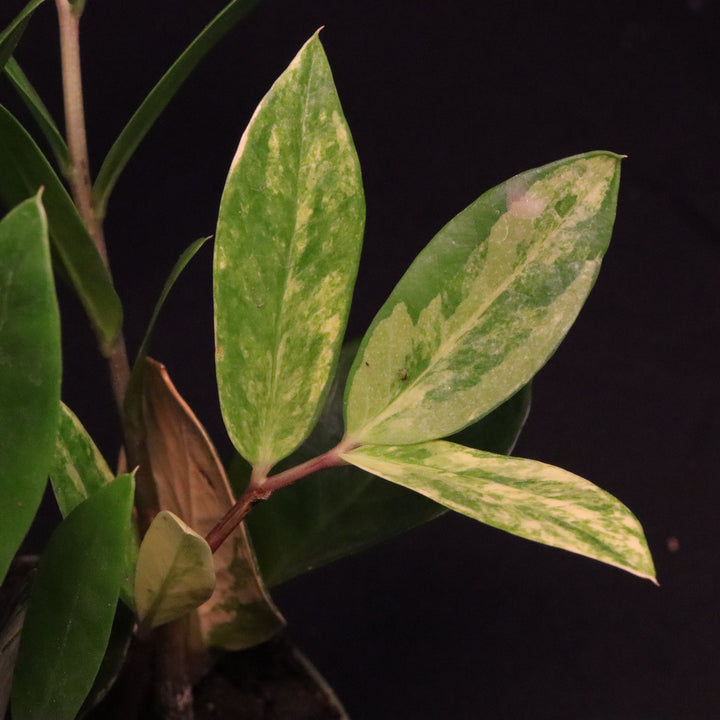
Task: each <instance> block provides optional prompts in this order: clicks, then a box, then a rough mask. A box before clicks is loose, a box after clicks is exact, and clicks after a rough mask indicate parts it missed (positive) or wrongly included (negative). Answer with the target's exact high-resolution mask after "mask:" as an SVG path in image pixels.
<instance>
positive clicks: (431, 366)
mask: <svg viewBox="0 0 720 720" xmlns="http://www.w3.org/2000/svg"><path fill="white" fill-rule="evenodd" d="M531 187H532V186H531ZM528 189H529V188H528ZM508 214H509V212H506V213H505V214H504V215H503V216H502V218H500V220H498V222H500V221H501V220H504V221H505V222H506V223H507V222H508V221H507V215H508ZM496 225H497V223H495V225H493V227H492V228H491V229H490V232H489V233H488V234H487V236H486V238H485V240H486V242H487V241H489V238H490V235H491V234H492V230H493V228H494V227H495V226H496ZM562 227H563V223H560V225H558V227H557V228H556V229H555V230H554V231H553V232H552V233H551V234H550V235H548V236H547V237H546V240H550V238H552V237H554V235H555V234H556V233H557V232H559V231H560V229H561V228H562ZM505 237H506V238H507V233H506V236H505ZM545 244H546V243H545V242H538V243H535V244H534V245H533V246H532V248H531V251H530V252H528V254H527V256H526V258H525V260H524V261H523V263H522V264H520V265H519V266H518V267H517V269H516V270H515V272H513V273H512V275H510V277H509V278H508V279H507V280H505V282H503V283H502V284H501V285H499V286H498V287H497V289H496V290H495V291H494V293H493V294H492V295H491V296H490V297H489V298H488V300H487V302H486V303H484V304H481V305H480V306H479V307H478V309H477V310H476V311H475V312H473V313H472V314H471V315H470V316H469V317H468V319H467V320H466V322H464V323H463V324H462V325H461V326H460V327H459V328H458V329H457V330H456V331H455V332H454V333H452V334H451V335H450V336H449V337H448V338H447V339H446V340H445V341H443V342H441V344H440V345H439V346H438V348H437V350H436V351H435V353H433V357H432V359H431V361H430V362H429V363H428V365H427V366H426V367H425V369H424V370H422V371H421V372H420V374H419V375H418V376H417V377H416V378H415V379H414V380H413V381H412V382H411V383H409V384H408V385H407V386H406V387H405V389H404V390H403V391H402V392H401V393H400V394H399V395H397V396H396V397H395V398H394V399H393V400H391V401H390V403H389V404H388V405H386V406H385V409H384V410H382V411H381V412H380V413H379V414H377V415H376V416H375V417H374V418H373V419H372V420H371V421H370V422H369V423H367V424H366V425H364V426H363V428H362V429H361V430H360V431H359V432H356V433H355V437H354V439H357V440H361V439H362V437H363V436H364V435H367V433H368V432H369V431H370V430H372V429H373V428H375V427H377V426H378V425H379V424H381V423H382V422H384V421H385V420H386V419H388V418H389V417H392V416H393V415H395V414H397V413H399V412H401V411H402V410H404V409H406V408H403V407H400V408H396V406H397V405H398V404H401V403H400V402H399V401H401V400H402V399H403V398H405V397H407V396H408V394H409V393H410V391H411V390H413V389H414V388H415V387H417V386H418V385H420V384H421V383H422V381H423V380H424V379H425V378H426V377H427V376H428V375H430V374H431V373H432V372H433V371H434V370H435V368H436V366H437V365H438V364H439V363H440V361H441V360H443V359H445V358H447V357H448V356H449V355H450V354H452V348H455V347H457V345H458V344H459V342H460V339H461V338H462V337H464V336H465V335H467V334H468V333H469V332H470V331H471V330H473V329H474V328H475V327H476V325H475V322H474V321H475V320H476V319H477V318H478V317H479V316H482V315H483V314H484V313H485V311H486V310H487V309H488V308H489V307H490V306H491V305H492V304H493V303H495V302H496V301H497V299H498V298H499V297H500V296H501V295H502V294H503V293H504V292H505V291H506V290H507V289H508V287H510V285H511V284H512V283H513V282H514V281H515V280H516V279H517V278H518V277H519V275H520V274H521V272H522V271H523V270H525V268H526V267H527V266H528V265H529V264H530V263H531V262H532V261H534V260H535V258H536V257H537V255H539V253H540V247H541V246H544V245H545ZM477 247H479V245H476V246H475V248H474V249H473V251H471V253H472V252H474V250H475V249H477ZM468 257H469V256H468ZM466 266H467V261H466V263H465V264H464V265H463V270H464V269H465V267H466ZM455 277H457V275H456V276H455ZM436 297H438V295H435V296H434V297H433V298H432V299H431V300H430V302H429V303H427V304H426V305H425V307H424V308H423V310H425V309H427V308H428V307H429V306H430V305H431V304H432V302H433V300H435V298H436ZM401 302H402V301H401ZM398 304H399V303H397V304H396V305H395V306H393V309H392V310H391V311H390V313H388V315H387V316H386V317H385V318H383V320H382V321H381V322H384V321H385V320H386V319H387V318H389V317H390V315H392V312H393V311H394V310H395V308H396V307H397V306H398ZM460 304H461V303H458V305H457V306H456V308H455V312H457V309H458V308H459V307H460ZM421 312H422V311H421ZM454 314H455V313H453V315H454ZM451 317H452V316H451ZM448 320H449V318H446V320H445V321H446V322H447V321H448ZM416 327H417V323H413V329H414V328H416ZM448 346H450V347H451V352H450V353H446V354H445V353H443V352H442V350H443V348H445V347H448Z"/></svg>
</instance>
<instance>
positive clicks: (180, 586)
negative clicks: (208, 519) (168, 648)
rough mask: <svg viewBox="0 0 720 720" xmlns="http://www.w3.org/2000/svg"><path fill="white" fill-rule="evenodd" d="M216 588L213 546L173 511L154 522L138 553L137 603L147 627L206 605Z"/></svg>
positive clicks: (164, 511)
mask: <svg viewBox="0 0 720 720" xmlns="http://www.w3.org/2000/svg"><path fill="white" fill-rule="evenodd" d="M214 588H215V569H214V567H213V557H212V551H211V550H210V546H209V545H208V544H207V543H206V542H205V540H204V539H203V538H202V537H201V536H200V535H198V534H197V533H196V532H195V531H194V530H193V529H192V528H190V527H188V526H187V525H186V524H185V523H184V522H183V521H182V520H180V518H178V517H177V516H176V515H173V513H171V512H169V511H167V510H162V511H161V512H159V513H158V514H157V515H156V516H155V519H154V520H153V521H152V524H151V525H150V528H149V529H148V531H147V533H145V537H144V538H143V541H142V544H141V545H140V554H139V556H138V563H137V570H136V573H135V603H136V606H137V614H138V619H139V621H140V622H141V623H142V624H143V625H144V626H145V627H147V628H154V627H157V626H158V625H162V624H164V623H167V622H170V621H171V620H177V619H178V618H181V617H182V616H183V615H186V614H187V613H189V612H190V611H192V610H195V608H197V607H198V606H200V605H202V604H203V603H204V602H205V601H206V600H207V599H208V598H209V597H210V596H211V595H212V593H213V589H214Z"/></svg>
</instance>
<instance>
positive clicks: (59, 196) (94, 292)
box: [0, 106, 122, 351]
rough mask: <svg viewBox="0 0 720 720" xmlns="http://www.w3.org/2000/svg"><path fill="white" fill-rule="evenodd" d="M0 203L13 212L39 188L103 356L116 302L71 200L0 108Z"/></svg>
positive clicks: (116, 326) (118, 312)
mask: <svg viewBox="0 0 720 720" xmlns="http://www.w3.org/2000/svg"><path fill="white" fill-rule="evenodd" d="M0 167H2V172H1V173H0V202H2V203H4V204H5V205H7V206H9V207H12V206H14V205H16V204H17V203H18V202H20V201H22V200H24V199H25V198H26V197H28V195H31V194H34V193H36V192H37V191H38V189H39V188H40V187H44V188H45V191H44V193H43V203H44V205H45V209H46V211H47V217H48V223H49V227H50V237H51V239H52V241H53V244H54V247H55V250H56V251H57V254H58V255H59V257H60V259H61V260H62V263H63V265H64V267H65V270H66V271H67V274H68V276H69V277H70V280H71V282H72V284H73V286H74V288H75V291H76V292H77V294H78V296H79V298H80V300H81V302H82V303H83V305H84V307H85V310H86V311H87V313H88V315H89V317H90V320H91V321H92V323H93V325H94V326H95V329H96V331H97V333H98V336H99V339H100V341H101V344H102V347H103V349H104V350H105V351H107V350H108V348H109V347H110V346H111V345H112V342H113V341H114V340H115V338H116V336H117V334H118V332H119V331H120V325H121V322H122V308H121V305H120V299H119V298H118V296H117V293H116V292H115V288H114V287H113V284H112V281H111V280H110V276H109V275H108V272H107V269H106V268H105V264H104V263H103V260H102V258H101V257H100V254H99V253H98V251H97V249H96V247H95V244H94V243H93V241H92V239H91V237H90V235H89V234H88V231H87V228H86V227H85V225H84V223H83V221H82V220H81V219H80V215H79V214H78V212H77V209H76V208H75V205H74V204H73V202H72V200H71V199H70V196H69V195H68V194H67V191H66V190H65V188H64V186H63V185H62V183H61V182H60V180H59V178H58V176H57V175H56V174H55V171H54V170H53V169H52V167H50V164H49V163H48V161H47V160H46V159H45V157H44V155H43V154H42V152H41V151H40V148H38V146H37V145H36V144H35V142H34V141H33V139H32V138H31V137H30V135H28V133H27V132H26V131H25V129H24V128H23V127H22V125H21V124H20V123H19V122H18V121H17V120H16V119H15V118H14V117H13V116H12V114H11V113H9V112H8V111H7V110H6V109H5V108H4V107H2V106H0Z"/></svg>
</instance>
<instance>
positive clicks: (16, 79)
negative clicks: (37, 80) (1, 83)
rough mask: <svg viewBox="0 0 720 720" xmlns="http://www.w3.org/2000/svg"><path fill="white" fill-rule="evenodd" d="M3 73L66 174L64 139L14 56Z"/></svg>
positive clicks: (66, 152)
mask: <svg viewBox="0 0 720 720" xmlns="http://www.w3.org/2000/svg"><path fill="white" fill-rule="evenodd" d="M5 74H6V75H7V78H8V80H10V82H11V83H12V85H13V87H14V88H15V92H17V94H18V95H19V96H20V99H21V100H22V101H23V102H24V103H25V106H26V107H27V108H28V110H29V111H30V113H31V115H32V116H33V118H34V119H35V122H36V123H37V124H38V127H39V128H40V132H42V134H43V135H44V136H45V139H46V140H47V142H48V145H49V146H50V149H51V150H52V152H53V155H54V156H55V159H56V161H57V163H58V166H59V167H60V170H61V172H62V173H63V174H64V175H67V174H68V172H69V171H70V153H69V151H68V148H67V144H66V143H65V139H64V138H63V136H62V134H61V133H60V131H59V130H58V127H57V125H56V124H55V121H54V120H53V119H52V116H51V115H50V111H49V110H48V109H47V108H46V107H45V103H43V101H42V99H41V98H40V96H39V95H38V94H37V91H36V90H35V88H34V87H33V85H32V83H31V82H30V80H29V79H28V78H27V76H26V75H25V73H24V72H23V71H22V68H21V67H20V66H19V65H18V64H17V62H16V61H15V58H10V59H9V60H8V62H7V65H6V66H5Z"/></svg>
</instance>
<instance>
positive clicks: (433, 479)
mask: <svg viewBox="0 0 720 720" xmlns="http://www.w3.org/2000/svg"><path fill="white" fill-rule="evenodd" d="M343 458H344V459H345V460H347V462H349V463H352V464H353V465H356V466H357V467H360V468H362V469H363V470H367V471H368V472H372V473H375V474H376V475H379V476H380V477H384V478H385V479H386V480H390V481H391V482H394V483H397V484H398V485H402V486H403V487H406V488H410V489H411V490H415V491H416V492H419V493H420V494H422V495H425V496H426V497H429V498H432V499H433V500H435V501H436V502H439V503H441V504H443V505H445V506H446V507H449V508H450V509H451V510H456V511H457V512H460V513H462V514H463V515H467V516H469V517H472V518H475V519H476V520H480V521H481V522H484V523H486V524H487V525H492V526H493V527H496V528H499V529H501V530H505V531H506V532H509V533H512V534H513V535H518V536H520V537H524V538H527V539H528V540H534V541H536V542H540V543H543V544H545V545H551V546H553V547H558V548H562V549H564V550H569V551H571V552H575V553H578V554H580V555H585V556H586V557H590V558H594V559H596V560H600V561H601V562H604V563H607V564H608V565H614V566H615V567H618V568H621V569H622V570H627V571H628V572H631V573H633V574H635V575H638V576H640V577H643V578H647V579H649V580H652V581H655V570H654V568H653V562H652V558H651V557H650V552H649V550H648V547H647V543H646V541H645V536H644V534H643V531H642V528H641V527H640V523H639V522H638V521H637V519H636V518H635V516H634V515H633V514H632V513H631V512H630V511H629V510H628V509H627V508H626V507H625V506H624V505H623V504H622V503H621V502H620V501H618V500H616V499H615V498H614V497H613V496H612V495H610V494H608V493H606V492H605V491H604V490H601V489H600V488H598V487H596V486H595V485H593V484H592V483H590V482H588V481H587V480H584V479H583V478H581V477H578V476H577V475H573V474H572V473H569V472H567V471H566V470H561V469H560V468H557V467H553V466H552V465H545V464H544V463H540V462H537V461H535V460H523V459H522V458H513V457H506V456H503V455H494V454H492V453H486V452H483V451H481V450H473V449H471V448H466V447H463V446H462V445H455V444H454V443H449V442H445V441H435V442H428V443H421V444H418V445H399V446H394V447H393V446H384V445H367V446H364V447H361V448H358V449H356V450H352V451H350V452H348V453H345V454H344V455H343Z"/></svg>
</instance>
